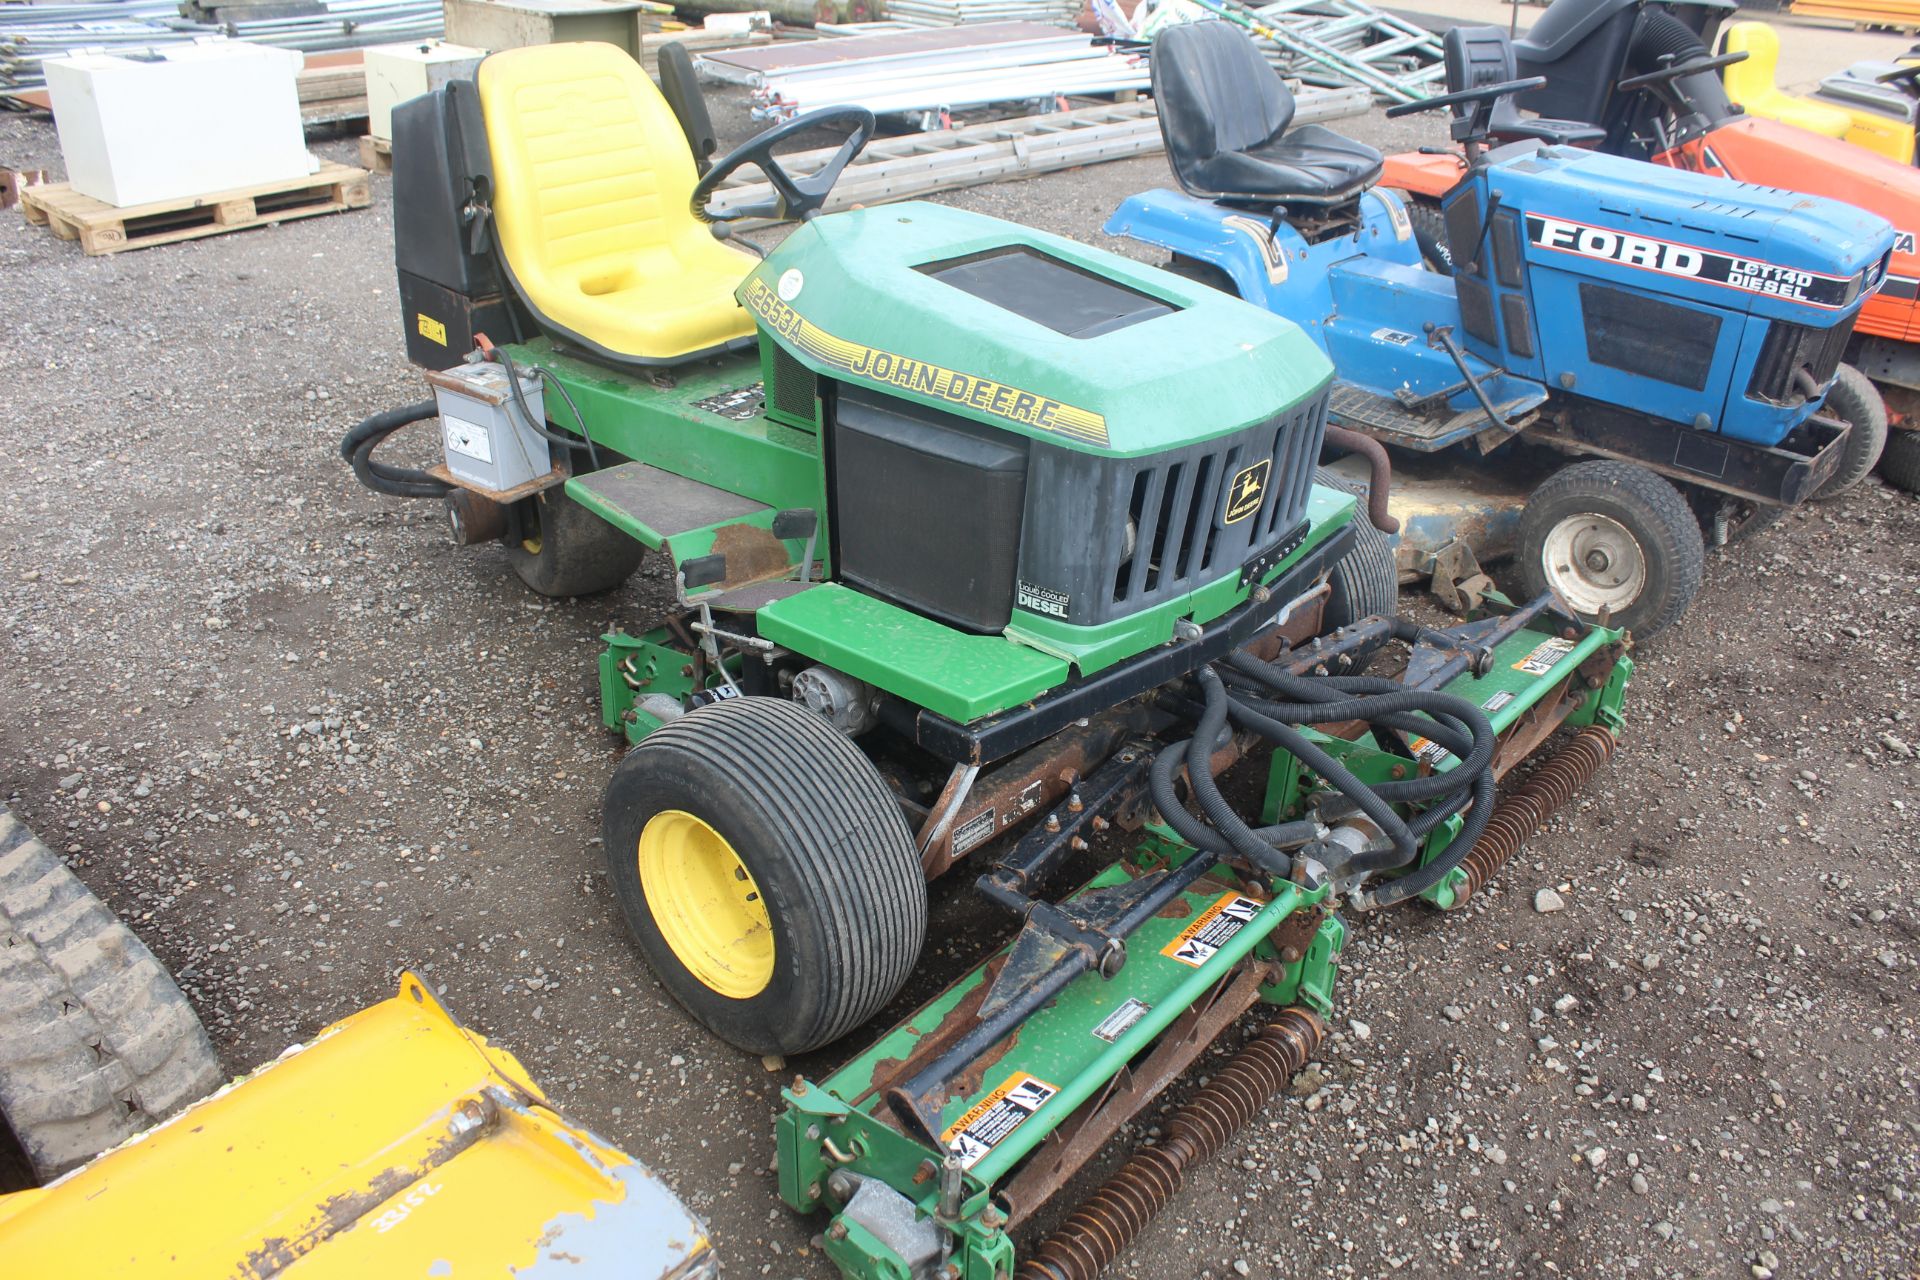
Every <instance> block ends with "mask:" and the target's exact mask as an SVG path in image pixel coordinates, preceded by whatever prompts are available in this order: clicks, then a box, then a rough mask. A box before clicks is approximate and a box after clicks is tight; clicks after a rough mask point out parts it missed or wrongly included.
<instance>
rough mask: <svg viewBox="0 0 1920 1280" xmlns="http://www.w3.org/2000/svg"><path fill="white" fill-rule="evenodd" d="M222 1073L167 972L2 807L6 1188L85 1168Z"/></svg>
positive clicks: (1, 1169)
mask: <svg viewBox="0 0 1920 1280" xmlns="http://www.w3.org/2000/svg"><path fill="white" fill-rule="evenodd" d="M219 1082H220V1063H219V1059H218V1058H216V1057H215V1056H214V1052H213V1045H212V1044H211V1043H210V1042H209V1041H208V1039H207V1033H206V1031H205V1029H204V1028H202V1027H201V1025H200V1019H199V1018H198V1017H197V1016H195V1014H194V1012H193V1007H192V1006H191V1005H189V1004H188V1003H187V999H186V997H185V996H183V995H181V994H180V988H179V987H177V986H175V985H174V981H173V978H172V977H171V976H169V975H168V973H167V971H166V968H165V967H164V966H163V965H162V964H161V963H160V962H159V961H158V960H157V959H155V958H154V955H153V953H152V952H151V951H149V950H147V948H146V945H145V944H144V943H142V942H141V941H140V940H139V939H138V938H136V937H135V936H134V935H133V931H132V930H130V929H128V928H127V926H126V925H125V924H123V923H122V922H121V921H120V920H119V919H118V918H117V917H116V916H115V915H114V914H113V912H112V911H111V910H109V909H108V907H107V905H106V904H105V903H103V902H101V901H100V899H98V898H96V897H95V896H94V895H93V894H92V892H91V891H89V890H88V889H87V887H86V886H85V885H84V884H81V883H80V880H79V877H77V876H75V875H74V874H73V872H72V871H71V870H69V869H68V868H67V866H66V864H65V863H64V862H62V861H61V860H60V858H59V857H58V856H57V855H56V854H55V853H54V852H53V851H52V850H51V849H49V848H47V846H46V845H45V844H42V843H41V842H40V841H39V840H38V839H37V838H35V836H34V834H33V833H32V832H31V831H29V830H27V828H26V827H25V826H23V825H22V824H21V823H20V822H19V821H18V820H17V819H15V818H14V817H13V815H12V814H10V813H8V812H7V811H6V809H5V807H3V806H0V1119H3V1120H4V1121H5V1123H4V1124H3V1125H0V1192H4V1191H14V1190H19V1189H21V1188H22V1187H23V1186H32V1185H34V1184H36V1183H42V1182H46V1181H48V1180H50V1179H52V1178H55V1177H58V1176H59V1175H60V1174H63V1173H65V1172H67V1171H68V1170H70V1169H74V1168H77V1167H79V1166H80V1165H82V1164H85V1163H86V1162H87V1161H89V1160H91V1159H93V1157H94V1156H96V1155H99V1154H100V1153H101V1152H102V1151H105V1150H107V1149H108V1148H110V1147H114V1146H117V1145H119V1144H120V1143H122V1142H124V1141H126V1140H127V1139H128V1138H131V1137H132V1136H133V1135H135V1134H136V1133H139V1132H140V1131H141V1130H142V1129H145V1128H146V1127H147V1126H149V1125H151V1124H153V1123H154V1122H156V1121H158V1120H162V1119H165V1118H166V1117H167V1116H170V1115H172V1114H173V1113H174V1112H175V1111H178V1110H179V1109H180V1108H182V1107H184V1106H186V1105H187V1104H188V1103H190V1102H193V1101H195V1100H197V1099H198V1098H200V1097H201V1096H202V1095H203V1094H205V1093H206V1092H208V1091H209V1090H210V1089H212V1088H213V1087H214V1086H215V1085H216V1084H218V1083H219Z"/></svg>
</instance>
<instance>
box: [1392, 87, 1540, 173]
mask: <svg viewBox="0 0 1920 1280" xmlns="http://www.w3.org/2000/svg"><path fill="white" fill-rule="evenodd" d="M1546 82H1547V78H1546V77H1545V76H1528V77H1526V78H1525V79H1523V80H1502V81H1500V83H1498V84H1481V85H1475V86H1473V87H1472V88H1471V89H1461V90H1459V91H1458V92H1457V93H1443V94H1440V95H1439V96H1438V97H1434V98H1422V99H1420V101H1418V102H1401V103H1397V104H1395V105H1394V106H1391V107H1388V108H1387V119H1389V120H1398V119H1399V118H1400V117H1401V116H1411V115H1418V114H1420V113H1421V112H1423V111H1445V110H1449V109H1451V108H1454V107H1465V108H1467V110H1465V111H1457V112H1455V113H1454V117H1453V124H1452V125H1450V126H1449V127H1448V129H1447V136H1448V137H1450V138H1452V139H1453V140H1454V141H1455V142H1458V143H1460V144H1461V145H1462V146H1464V147H1465V148H1466V149H1467V162H1468V163H1469V164H1477V163H1479V157H1480V146H1481V144H1482V143H1484V142H1485V141H1486V140H1487V134H1488V133H1489V132H1490V131H1491V130H1492V128H1493V109H1494V107H1495V106H1496V105H1498V104H1499V102H1500V99H1502V98H1505V97H1508V96H1509V95H1511V94H1516V93H1525V92H1526V91H1527V90H1529V89H1538V88H1539V87H1540V86H1541V85H1543V84H1545V83H1546Z"/></svg>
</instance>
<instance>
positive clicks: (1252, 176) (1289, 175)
mask: <svg viewBox="0 0 1920 1280" xmlns="http://www.w3.org/2000/svg"><path fill="white" fill-rule="evenodd" d="M1152 71H1153V97H1154V101H1155V103H1156V104H1158V108H1159V113H1160V136H1161V138H1162V139H1163V140H1164V141H1165V142H1166V145H1167V159H1168V161H1169V162H1170V163H1171V164H1172V166H1173V175H1174V177H1175V178H1176V179H1178V180H1179V183H1180V189H1181V190H1183V191H1185V192H1186V193H1187V194H1188V195H1190V196H1199V197H1202V198H1204V199H1208V200H1223V201H1228V202H1231V203H1236V204H1241V203H1245V204H1255V205H1269V206H1270V205H1290V204H1300V205H1333V204H1340V203H1343V202H1345V201H1348V200H1352V199H1353V198H1354V197H1356V196H1358V195H1359V194H1360V193H1361V192H1362V191H1364V190H1366V189H1367V188H1368V187H1369V186H1371V185H1372V184H1373V182H1374V180H1375V179H1377V178H1378V177H1379V176H1380V168H1381V163H1382V162H1381V159H1380V153H1379V152H1378V151H1375V150H1374V149H1373V148H1372V147H1370V146H1368V145H1367V144H1366V143H1364V142H1355V141H1354V140H1353V139H1351V138H1343V137H1341V136H1340V135H1339V134H1337V133H1335V132H1333V131H1332V130H1331V129H1322V128H1321V127H1320V126H1319V125H1316V124H1303V125H1301V126H1299V127H1298V128H1296V129H1289V128H1287V126H1288V125H1290V124H1292V123H1293V94H1291V93H1290V92H1288V91H1287V86H1286V84H1285V83H1284V82H1283V81H1282V80H1281V79H1280V74H1279V73H1278V72H1277V71H1275V70H1274V69H1273V68H1272V67H1271V66H1269V65H1267V60H1266V59H1265V58H1263V57H1261V56H1260V50H1259V49H1258V48H1256V47H1255V46H1254V43H1253V40H1252V39H1251V38H1250V37H1248V36H1247V34H1246V33H1245V32H1243V31H1241V30H1240V28H1239V27H1237V26H1234V25H1232V24H1231V23H1227V22H1218V21H1207V22H1188V23H1181V24H1180V25H1178V26H1173V27H1169V28H1167V29H1166V30H1165V31H1162V32H1161V33H1160V34H1159V35H1158V36H1156V37H1154V41H1153V55H1152Z"/></svg>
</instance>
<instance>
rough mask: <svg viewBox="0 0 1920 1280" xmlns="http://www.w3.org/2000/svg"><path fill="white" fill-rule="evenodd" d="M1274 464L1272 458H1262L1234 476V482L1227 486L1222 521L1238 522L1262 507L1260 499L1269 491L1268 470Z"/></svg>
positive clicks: (1228, 522) (1227, 522)
mask: <svg viewBox="0 0 1920 1280" xmlns="http://www.w3.org/2000/svg"><path fill="white" fill-rule="evenodd" d="M1272 465H1273V463H1272V460H1271V459H1267V458H1262V459H1261V460H1260V461H1258V462H1256V463H1254V464H1253V465H1252V466H1250V467H1248V468H1247V469H1246V470H1245V471H1242V472H1240V473H1239V474H1238V475H1236V476H1234V478H1233V483H1232V484H1230V485H1228V486H1227V509H1226V511H1225V512H1224V513H1222V515H1221V517H1220V518H1221V520H1222V522H1224V523H1226V524H1237V523H1239V522H1240V521H1242V520H1245V519H1246V518H1247V517H1248V516H1250V515H1252V514H1253V513H1254V512H1256V511H1258V510H1259V509H1260V499H1261V498H1262V497H1264V496H1265V495H1266V492H1267V471H1268V469H1269V468H1270V467H1271V466H1272Z"/></svg>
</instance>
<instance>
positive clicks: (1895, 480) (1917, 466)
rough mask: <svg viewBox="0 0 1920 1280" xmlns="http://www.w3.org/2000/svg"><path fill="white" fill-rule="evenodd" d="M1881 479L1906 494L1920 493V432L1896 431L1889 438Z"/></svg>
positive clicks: (1881, 467) (1881, 462)
mask: <svg viewBox="0 0 1920 1280" xmlns="http://www.w3.org/2000/svg"><path fill="white" fill-rule="evenodd" d="M1880 478H1881V479H1882V480H1885V481H1886V482H1887V483H1888V484H1890V485H1892V486H1893V487H1894V488H1896V489H1900V490H1902V491H1904V492H1906V493H1920V431H1913V430H1901V431H1895V432H1894V433H1893V434H1892V435H1890V436H1888V437H1887V447H1886V450H1885V451H1884V452H1883V453H1881V455H1880Z"/></svg>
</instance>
